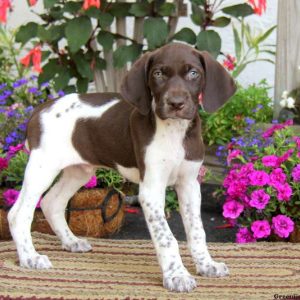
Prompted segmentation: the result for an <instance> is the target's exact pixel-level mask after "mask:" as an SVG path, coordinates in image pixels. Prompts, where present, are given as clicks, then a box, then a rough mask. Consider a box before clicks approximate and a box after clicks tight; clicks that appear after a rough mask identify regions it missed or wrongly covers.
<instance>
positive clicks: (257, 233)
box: [251, 220, 271, 239]
mask: <svg viewBox="0 0 300 300" xmlns="http://www.w3.org/2000/svg"><path fill="white" fill-rule="evenodd" d="M251 230H252V232H253V237H254V238H256V239H262V238H266V237H268V236H269V235H270V233H271V227H270V224H269V222H268V221H266V220H262V221H254V222H253V223H252V224H251Z"/></svg>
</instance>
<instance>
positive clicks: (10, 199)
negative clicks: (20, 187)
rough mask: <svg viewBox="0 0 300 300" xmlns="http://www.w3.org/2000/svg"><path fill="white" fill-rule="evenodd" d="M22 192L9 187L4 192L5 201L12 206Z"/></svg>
mask: <svg viewBox="0 0 300 300" xmlns="http://www.w3.org/2000/svg"><path fill="white" fill-rule="evenodd" d="M19 194H20V192H19V191H17V190H14V189H9V190H7V191H5V192H4V193H3V197H4V200H5V203H6V204H7V205H8V206H12V205H13V204H14V203H15V202H16V201H17V199H18V196H19Z"/></svg>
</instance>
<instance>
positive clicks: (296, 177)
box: [292, 164, 300, 182]
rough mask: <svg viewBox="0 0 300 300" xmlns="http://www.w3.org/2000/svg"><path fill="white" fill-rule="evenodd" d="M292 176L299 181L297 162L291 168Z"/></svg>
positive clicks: (299, 172)
mask: <svg viewBox="0 0 300 300" xmlns="http://www.w3.org/2000/svg"><path fill="white" fill-rule="evenodd" d="M292 177H293V180H294V181H295V182H300V164H297V165H296V166H295V167H294V168H293V170H292Z"/></svg>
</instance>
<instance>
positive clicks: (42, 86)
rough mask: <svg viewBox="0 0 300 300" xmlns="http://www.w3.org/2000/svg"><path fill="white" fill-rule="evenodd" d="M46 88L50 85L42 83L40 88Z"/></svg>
mask: <svg viewBox="0 0 300 300" xmlns="http://www.w3.org/2000/svg"><path fill="white" fill-rule="evenodd" d="M48 86H50V83H49V82H48V81H46V82H43V83H42V84H41V88H46V87H48Z"/></svg>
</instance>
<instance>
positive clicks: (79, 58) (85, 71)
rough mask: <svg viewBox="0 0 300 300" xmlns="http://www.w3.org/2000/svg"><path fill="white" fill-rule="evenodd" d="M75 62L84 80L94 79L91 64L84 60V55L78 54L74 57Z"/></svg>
mask: <svg viewBox="0 0 300 300" xmlns="http://www.w3.org/2000/svg"><path fill="white" fill-rule="evenodd" d="M72 58H73V61H74V62H75V64H76V69H77V71H78V73H79V74H80V75H81V76H82V77H83V78H88V79H89V80H92V79H93V72H92V69H91V67H90V62H89V61H87V60H86V59H84V57H83V54H82V53H76V54H75V55H74V56H73V57H72Z"/></svg>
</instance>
